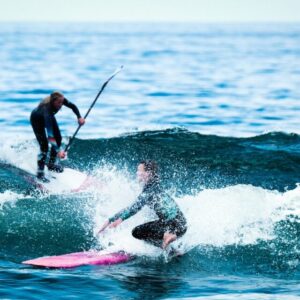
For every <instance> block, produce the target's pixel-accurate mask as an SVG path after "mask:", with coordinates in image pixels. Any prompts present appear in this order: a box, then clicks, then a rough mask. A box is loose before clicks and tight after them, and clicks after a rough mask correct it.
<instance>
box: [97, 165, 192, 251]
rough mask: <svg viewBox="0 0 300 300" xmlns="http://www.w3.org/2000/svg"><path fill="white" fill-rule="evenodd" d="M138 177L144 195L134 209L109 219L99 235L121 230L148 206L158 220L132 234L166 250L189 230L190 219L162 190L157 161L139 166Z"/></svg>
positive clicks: (127, 209)
mask: <svg viewBox="0 0 300 300" xmlns="http://www.w3.org/2000/svg"><path fill="white" fill-rule="evenodd" d="M137 177H138V180H139V181H140V182H141V183H143V184H144V187H143V191H142V193H141V194H140V195H139V197H138V198H137V200H136V201H135V202H134V203H133V204H132V205H131V206H129V207H127V208H125V209H123V210H121V211H120V212H118V213H117V214H115V215H114V216H113V217H111V218H109V219H108V220H107V221H106V222H105V223H104V224H103V226H102V228H101V229H100V230H99V233H100V232H102V231H103V230H105V228H107V227H108V226H109V227H111V228H112V227H117V226H118V225H120V224H121V223H122V222H123V221H124V220H126V219H128V218H130V217H131V216H133V215H134V214H136V213H137V212H138V211H139V210H140V209H141V208H142V207H143V206H145V205H147V206H149V207H150V208H152V209H153V210H154V211H155V213H156V214H157V216H158V220H155V221H152V222H148V223H145V224H142V225H139V226H137V227H135V228H134V229H133V230H132V235H133V236H134V237H135V238H137V239H140V240H144V241H146V242H148V243H151V244H153V245H155V246H157V247H161V248H163V249H165V248H166V247H167V246H168V245H169V244H170V243H172V242H173V241H175V240H176V239H177V238H178V237H181V236H183V235H184V233H185V232H186V230H187V227H186V219H185V217H184V215H183V213H182V212H181V210H180V209H179V207H178V205H177V204H176V202H175V201H174V200H173V199H172V198H171V197H170V196H169V195H167V194H166V193H165V192H164V191H163V190H162V189H161V187H160V184H159V177H158V175H157V165H156V163H155V162H153V161H142V162H141V163H140V164H139V165H138V169H137Z"/></svg>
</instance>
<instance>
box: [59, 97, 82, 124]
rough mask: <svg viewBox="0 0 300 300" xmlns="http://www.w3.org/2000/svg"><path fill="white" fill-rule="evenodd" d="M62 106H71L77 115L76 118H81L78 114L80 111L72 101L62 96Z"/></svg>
mask: <svg viewBox="0 0 300 300" xmlns="http://www.w3.org/2000/svg"><path fill="white" fill-rule="evenodd" d="M63 105H64V106H66V107H68V108H71V109H72V110H73V112H74V114H75V115H76V116H77V118H78V119H79V118H81V115H80V112H79V109H78V107H77V106H76V105H75V104H73V103H72V102H70V101H69V100H67V99H66V98H64V103H63Z"/></svg>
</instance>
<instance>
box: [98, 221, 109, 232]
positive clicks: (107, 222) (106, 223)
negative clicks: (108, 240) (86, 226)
mask: <svg viewBox="0 0 300 300" xmlns="http://www.w3.org/2000/svg"><path fill="white" fill-rule="evenodd" d="M108 225H109V220H107V221H106V222H105V223H104V224H103V225H102V227H101V228H100V229H99V231H98V234H100V233H101V232H102V231H104V230H105V228H106V227H107V226H108Z"/></svg>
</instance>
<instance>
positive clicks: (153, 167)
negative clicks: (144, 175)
mask: <svg viewBox="0 0 300 300" xmlns="http://www.w3.org/2000/svg"><path fill="white" fill-rule="evenodd" d="M140 164H141V165H144V168H145V171H146V172H148V173H150V175H151V178H150V181H151V182H152V181H158V179H159V177H158V166H157V163H156V162H155V161H154V160H142V161H140Z"/></svg>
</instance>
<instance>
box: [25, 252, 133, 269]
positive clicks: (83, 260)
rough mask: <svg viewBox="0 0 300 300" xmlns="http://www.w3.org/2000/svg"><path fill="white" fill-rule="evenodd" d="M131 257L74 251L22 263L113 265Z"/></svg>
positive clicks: (118, 253)
mask: <svg viewBox="0 0 300 300" xmlns="http://www.w3.org/2000/svg"><path fill="white" fill-rule="evenodd" d="M131 259H133V256H132V255H130V254H128V253H125V252H115V253H107V252H103V251H100V252H97V251H86V252H75V253H69V254H64V255H58V256H44V257H39V258H35V259H31V260H26V261H23V264H26V265H32V266H38V267H46V268H74V267H79V266H84V265H114V264H119V263H124V262H127V261H129V260H131Z"/></svg>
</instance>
